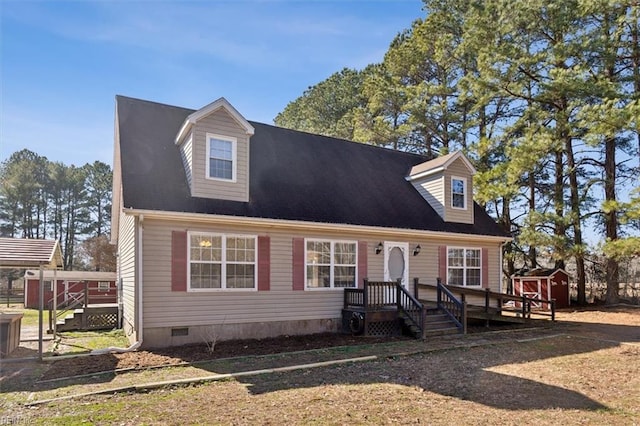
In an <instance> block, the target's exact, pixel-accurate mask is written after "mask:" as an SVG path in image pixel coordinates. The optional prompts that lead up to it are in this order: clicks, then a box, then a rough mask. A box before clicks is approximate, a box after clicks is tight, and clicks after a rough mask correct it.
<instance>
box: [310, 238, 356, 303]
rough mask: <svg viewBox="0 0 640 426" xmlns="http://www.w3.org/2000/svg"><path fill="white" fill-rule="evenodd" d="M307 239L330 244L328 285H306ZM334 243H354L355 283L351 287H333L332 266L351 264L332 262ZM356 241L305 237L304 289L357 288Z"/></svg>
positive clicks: (340, 289)
mask: <svg viewBox="0 0 640 426" xmlns="http://www.w3.org/2000/svg"><path fill="white" fill-rule="evenodd" d="M308 241H314V242H320V243H330V244H331V248H330V251H331V253H330V256H331V263H330V266H329V284H330V286H329V287H309V286H307V282H308V281H307V265H308V264H307V242H308ZM336 243H347V244H355V246H356V253H355V259H356V262H355V264H354V265H353V266H355V268H356V273H355V283H354V286H353V287H334V280H335V277H334V272H333V270H334V268H335V267H336V266H351V265H345V264H335V263H333V255H334V247H335V244H336ZM358 273H359V271H358V242H357V241H352V240H331V239H326V238H305V239H304V289H305V290H307V291H342V290H343V289H345V288H358V278H359V277H358Z"/></svg>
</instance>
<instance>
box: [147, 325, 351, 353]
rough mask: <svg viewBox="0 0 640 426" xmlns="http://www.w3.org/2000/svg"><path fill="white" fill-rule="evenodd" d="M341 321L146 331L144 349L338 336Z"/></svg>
mask: <svg viewBox="0 0 640 426" xmlns="http://www.w3.org/2000/svg"><path fill="white" fill-rule="evenodd" d="M341 321H342V319H341V318H334V319H318V320H301V321H277V322H260V323H247V324H217V325H209V326H201V325H199V326H190V327H183V326H180V327H159V328H145V329H144V335H143V343H142V348H145V349H147V348H161V347H167V346H180V345H186V344H191V343H204V342H205V341H207V340H208V341H211V340H214V339H215V340H216V341H218V342H221V341H224V340H238V339H262V338H266V337H277V336H285V335H300V334H315V333H326V332H338V330H339V326H340V325H341Z"/></svg>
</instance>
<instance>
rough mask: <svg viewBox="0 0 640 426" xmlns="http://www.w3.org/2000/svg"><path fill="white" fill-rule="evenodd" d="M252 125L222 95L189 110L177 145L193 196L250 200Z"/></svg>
mask: <svg viewBox="0 0 640 426" xmlns="http://www.w3.org/2000/svg"><path fill="white" fill-rule="evenodd" d="M253 133H254V129H253V126H251V124H250V123H249V122H248V121H247V120H246V119H245V118H244V117H243V116H242V115H241V114H240V113H239V112H238V111H237V110H236V109H235V108H234V107H233V106H232V105H231V104H230V103H229V102H228V101H227V100H226V99H224V98H220V99H218V100H217V101H215V102H212V103H210V104H209V105H207V106H205V107H204V108H201V109H199V110H198V111H195V112H194V113H192V114H190V115H189V116H188V117H187V119H186V120H185V122H184V123H183V125H182V127H181V128H180V131H179V132H178V135H177V136H176V145H178V147H179V148H180V155H181V156H182V162H183V164H184V168H185V172H186V176H187V181H188V183H189V188H190V189H191V196H192V197H201V198H215V199H221V200H231V201H244V202H247V201H249V145H250V143H249V142H250V138H251V136H252V135H253Z"/></svg>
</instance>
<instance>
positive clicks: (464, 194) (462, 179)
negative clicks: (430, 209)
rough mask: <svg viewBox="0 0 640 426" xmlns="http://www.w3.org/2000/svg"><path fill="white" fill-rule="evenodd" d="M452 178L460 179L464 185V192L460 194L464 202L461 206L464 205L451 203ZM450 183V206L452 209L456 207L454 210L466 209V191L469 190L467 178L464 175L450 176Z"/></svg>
mask: <svg viewBox="0 0 640 426" xmlns="http://www.w3.org/2000/svg"><path fill="white" fill-rule="evenodd" d="M454 180H461V181H462V184H463V185H464V188H463V191H464V192H463V193H462V195H463V197H464V198H463V202H464V203H463V206H464V207H456V206H454V205H453V181H454ZM450 183H451V185H450V186H451V208H452V209H456V210H467V205H468V204H469V203H468V202H467V192H469V191H468V190H467V178H464V177H461V176H451V181H450Z"/></svg>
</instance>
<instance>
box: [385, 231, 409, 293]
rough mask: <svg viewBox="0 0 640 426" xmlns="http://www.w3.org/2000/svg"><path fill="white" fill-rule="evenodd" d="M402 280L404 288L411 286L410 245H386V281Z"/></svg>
mask: <svg viewBox="0 0 640 426" xmlns="http://www.w3.org/2000/svg"><path fill="white" fill-rule="evenodd" d="M398 279H400V280H401V282H402V286H403V287H404V288H406V289H408V286H409V243H394V242H390V241H385V243H384V280H385V281H397V280H398Z"/></svg>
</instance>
